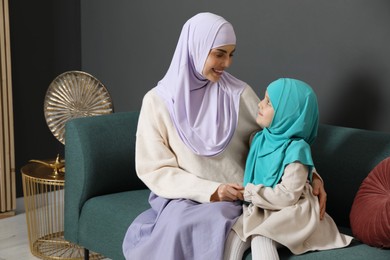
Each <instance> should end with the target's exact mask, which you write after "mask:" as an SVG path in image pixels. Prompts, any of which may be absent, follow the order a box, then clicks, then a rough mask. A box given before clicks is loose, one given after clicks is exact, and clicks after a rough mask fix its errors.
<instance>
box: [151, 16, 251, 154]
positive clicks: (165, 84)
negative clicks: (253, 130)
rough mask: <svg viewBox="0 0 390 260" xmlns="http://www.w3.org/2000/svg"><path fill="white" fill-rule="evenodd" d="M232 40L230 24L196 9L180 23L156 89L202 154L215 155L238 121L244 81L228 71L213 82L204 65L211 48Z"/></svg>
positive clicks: (182, 131) (186, 140) (183, 136)
mask: <svg viewBox="0 0 390 260" xmlns="http://www.w3.org/2000/svg"><path fill="white" fill-rule="evenodd" d="M231 44H234V45H235V44H236V36H235V33H234V30H233V27H232V25H231V24H230V23H229V22H227V21H226V20H225V19H224V18H222V17H220V16H218V15H215V14H212V13H200V14H197V15H195V16H193V17H192V18H191V19H189V20H188V21H187V22H186V23H185V24H184V26H183V28H182V31H181V34H180V37H179V41H178V44H177V46H176V50H175V53H174V55H173V58H172V62H171V64H170V67H169V69H168V71H167V73H166V74H165V76H164V77H163V79H161V80H160V81H159V83H158V84H157V86H156V88H155V91H156V92H157V94H158V95H159V96H160V97H161V98H162V99H163V100H164V101H165V104H166V106H167V109H168V111H169V114H170V116H171V119H172V122H173V124H174V126H175V128H176V130H177V133H178V134H179V136H180V138H181V140H182V141H183V142H184V144H185V145H186V146H187V147H188V148H189V149H191V150H192V151H193V152H194V153H195V154H198V155H200V156H215V155H218V154H219V153H221V152H223V151H224V149H225V148H226V146H227V145H228V144H229V142H230V140H231V138H232V137H233V134H234V132H235V129H236V127H237V122H238V111H239V102H240V95H241V93H242V91H243V90H244V88H245V85H246V84H245V83H244V82H243V81H241V80H239V79H237V78H235V77H233V76H232V75H230V74H229V73H227V72H226V71H224V72H223V74H222V76H221V78H220V80H219V81H217V82H211V81H209V80H207V79H206V78H205V77H204V76H203V75H202V71H203V67H204V64H205V62H206V59H207V57H208V54H209V52H210V50H211V49H212V48H216V47H220V46H223V45H231Z"/></svg>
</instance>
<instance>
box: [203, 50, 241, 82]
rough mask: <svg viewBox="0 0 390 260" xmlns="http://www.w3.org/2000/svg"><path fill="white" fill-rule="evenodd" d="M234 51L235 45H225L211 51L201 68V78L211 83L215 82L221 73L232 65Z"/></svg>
mask: <svg viewBox="0 0 390 260" xmlns="http://www.w3.org/2000/svg"><path fill="white" fill-rule="evenodd" d="M235 50H236V45H225V46H221V47H217V48H215V49H211V51H210V53H209V55H208V56H207V59H206V62H205V64H204V66H203V71H202V75H203V77H205V78H206V79H208V80H210V81H212V82H217V81H218V80H219V79H220V78H221V76H222V73H223V71H224V70H225V69H226V68H228V67H229V66H230V64H232V61H233V53H234V51H235Z"/></svg>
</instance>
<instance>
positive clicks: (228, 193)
mask: <svg viewBox="0 0 390 260" xmlns="http://www.w3.org/2000/svg"><path fill="white" fill-rule="evenodd" d="M243 190H244V187H243V186H242V185H240V184H237V183H224V184H221V185H219V187H218V189H217V190H216V191H215V192H214V193H213V195H211V198H210V201H235V200H243V199H244V197H243Z"/></svg>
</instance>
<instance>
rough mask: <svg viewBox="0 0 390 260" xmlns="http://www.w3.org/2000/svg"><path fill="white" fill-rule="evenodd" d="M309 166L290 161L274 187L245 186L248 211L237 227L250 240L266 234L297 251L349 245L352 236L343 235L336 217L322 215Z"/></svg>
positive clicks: (242, 237)
mask: <svg viewBox="0 0 390 260" xmlns="http://www.w3.org/2000/svg"><path fill="white" fill-rule="evenodd" d="M307 171H308V170H307V167H306V166H304V165H302V164H301V163H292V164H289V165H288V166H287V167H286V169H285V172H284V175H283V177H282V180H281V182H280V183H279V184H277V185H276V186H275V187H274V188H270V187H265V186H263V185H253V184H248V185H247V186H246V187H245V192H244V198H245V201H248V202H250V204H249V205H244V208H243V210H244V212H243V214H242V215H241V217H240V218H239V220H238V221H237V222H236V224H235V225H234V227H233V230H234V231H235V232H236V233H237V234H238V236H239V237H240V238H241V239H242V240H243V241H246V239H247V238H249V237H251V236H252V235H262V236H265V237H269V238H271V239H272V240H274V241H276V242H278V243H280V244H282V245H284V246H286V247H288V248H289V249H290V250H291V252H292V253H294V254H302V253H305V252H307V251H313V250H326V249H334V248H340V247H345V246H347V245H349V243H350V242H351V240H352V237H350V236H347V235H344V234H341V233H340V232H339V231H338V229H337V226H336V224H335V223H334V221H333V219H332V218H331V217H330V216H329V215H328V214H325V217H324V219H323V220H320V217H319V212H320V209H319V203H318V198H317V197H316V196H314V195H313V194H312V187H311V185H310V184H309V183H308V182H307Z"/></svg>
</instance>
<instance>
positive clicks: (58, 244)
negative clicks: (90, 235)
mask: <svg viewBox="0 0 390 260" xmlns="http://www.w3.org/2000/svg"><path fill="white" fill-rule="evenodd" d="M39 162H41V163H39ZM52 163H54V161H49V160H47V161H36V162H32V163H28V164H27V165H25V166H24V167H22V169H21V172H22V181H23V192H24V204H25V208H26V221H27V228H28V239H29V244H30V250H31V253H32V254H33V255H35V256H36V257H39V258H41V259H80V260H81V259H84V248H82V247H80V246H78V245H75V244H72V243H70V242H68V241H66V240H65V239H64V184H65V179H64V173H61V172H57V169H55V171H53V168H51V167H49V166H48V164H52ZM103 258H104V257H103V256H101V255H99V254H97V253H93V252H90V255H89V259H103Z"/></svg>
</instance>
